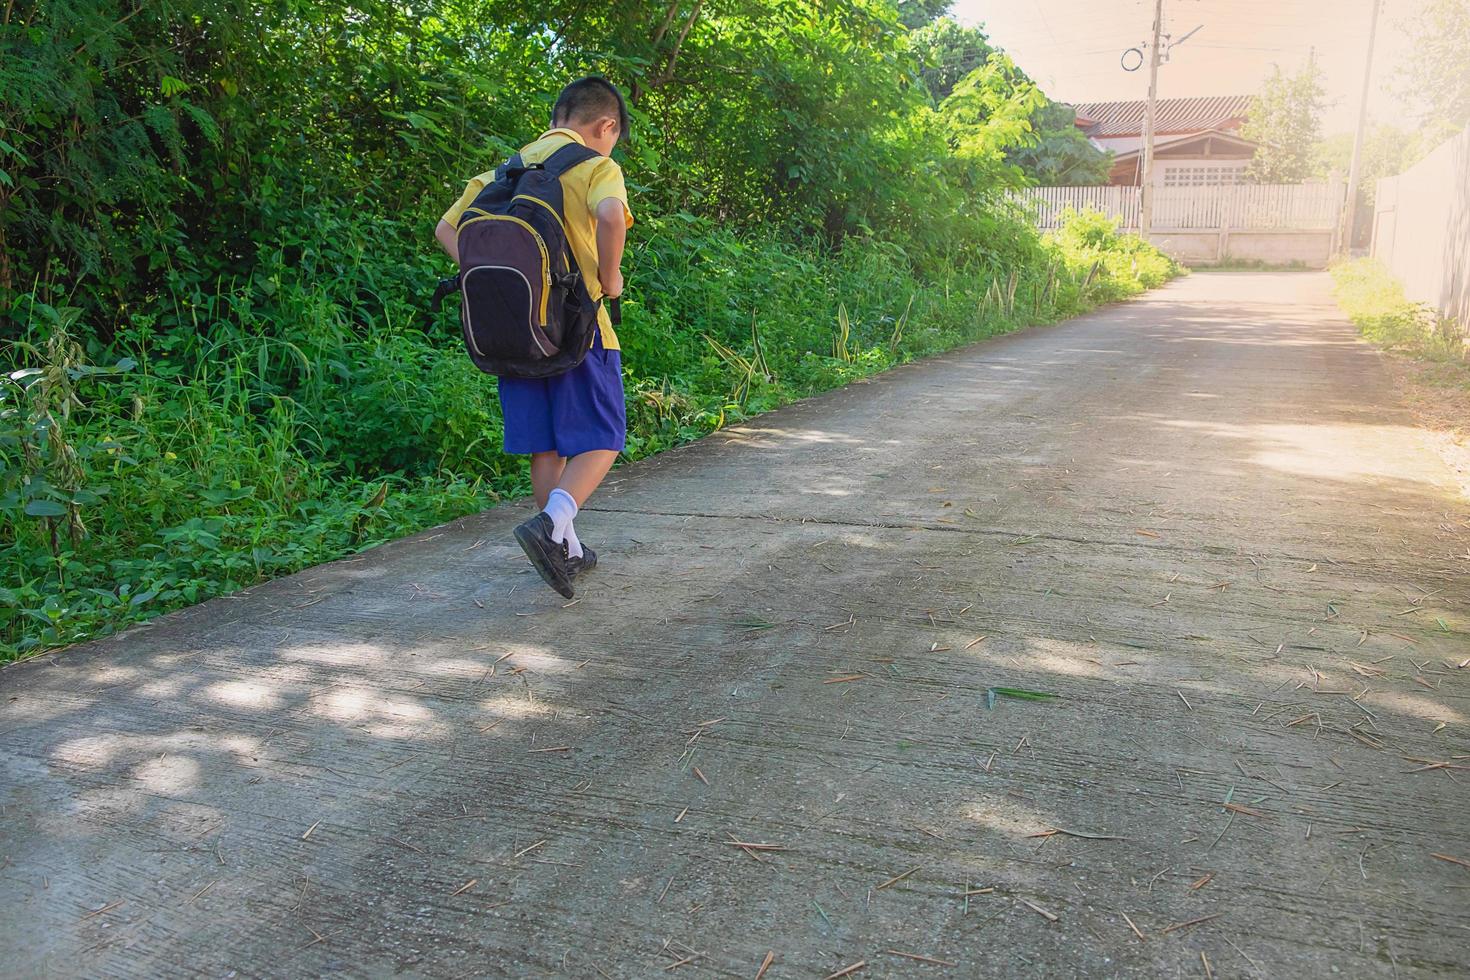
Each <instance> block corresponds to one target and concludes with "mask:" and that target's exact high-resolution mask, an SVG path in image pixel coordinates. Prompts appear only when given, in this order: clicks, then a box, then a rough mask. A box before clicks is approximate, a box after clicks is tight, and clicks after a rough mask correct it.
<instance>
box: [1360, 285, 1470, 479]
mask: <svg viewBox="0 0 1470 980" xmlns="http://www.w3.org/2000/svg"><path fill="white" fill-rule="evenodd" d="M1332 278H1333V282H1334V288H1333V293H1334V295H1335V297H1336V298H1337V303H1338V305H1339V306H1340V307H1342V310H1343V312H1344V313H1346V314H1347V315H1348V318H1349V319H1351V320H1352V321H1353V323H1355V324H1357V326H1358V329H1359V330H1360V331H1362V333H1363V336H1364V337H1365V338H1367V339H1368V340H1370V341H1372V342H1373V343H1375V344H1377V345H1379V346H1380V347H1382V348H1383V349H1384V350H1385V351H1387V352H1388V353H1389V354H1390V355H1391V360H1390V361H1389V365H1388V366H1389V369H1390V372H1391V373H1392V375H1393V376H1394V378H1395V382H1396V384H1397V386H1398V389H1399V393H1400V396H1401V397H1402V398H1403V400H1404V402H1405V404H1407V406H1408V407H1409V409H1410V411H1411V412H1412V413H1413V414H1414V417H1415V419H1416V420H1417V422H1418V423H1419V424H1420V425H1421V426H1423V427H1424V428H1426V429H1428V430H1430V431H1432V432H1433V433H1435V448H1436V450H1437V451H1438V452H1439V454H1440V455H1441V456H1442V457H1443V458H1444V460H1445V463H1446V464H1447V465H1448V466H1449V467H1450V469H1451V471H1452V472H1453V473H1454V474H1455V476H1456V478H1457V479H1458V480H1459V482H1460V486H1461V491H1462V493H1464V494H1465V495H1466V496H1467V497H1470V346H1467V339H1470V337H1467V333H1466V324H1463V323H1458V322H1457V321H1455V320H1452V319H1449V318H1447V317H1444V316H1441V315H1440V314H1439V313H1438V311H1437V310H1435V309H1433V308H1432V307H1429V306H1426V305H1424V304H1422V303H1414V302H1412V301H1410V300H1409V299H1407V298H1406V297H1405V296H1404V290H1403V286H1402V284H1401V283H1399V281H1398V280H1397V279H1396V278H1395V277H1394V276H1393V274H1392V273H1391V272H1389V270H1388V268H1387V267H1386V266H1384V265H1383V263H1381V262H1379V261H1377V260H1376V259H1354V260H1352V261H1349V262H1343V263H1341V264H1339V265H1336V266H1334V267H1333V268H1332Z"/></svg>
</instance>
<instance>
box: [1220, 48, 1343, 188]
mask: <svg viewBox="0 0 1470 980" xmlns="http://www.w3.org/2000/svg"><path fill="white" fill-rule="evenodd" d="M1324 95H1325V90H1324V89H1323V87H1322V69H1321V68H1319V67H1317V62H1316V61H1315V60H1312V59H1309V60H1308V61H1307V63H1306V65H1305V66H1304V67H1303V68H1302V70H1301V71H1299V72H1297V73H1296V74H1295V75H1287V74H1284V73H1283V72H1282V71H1281V68H1280V66H1277V67H1275V68H1273V69H1272V71H1271V77H1270V78H1268V79H1266V84H1265V85H1264V86H1263V87H1262V88H1261V92H1260V94H1259V95H1257V96H1256V101H1255V105H1253V106H1252V107H1251V112H1250V117H1249V118H1248V119H1246V122H1245V125H1244V126H1242V127H1241V128H1240V135H1241V136H1242V137H1243V138H1245V139H1248V140H1250V141H1251V142H1253V143H1255V144H1256V155H1255V157H1254V158H1253V159H1252V160H1251V162H1250V166H1248V167H1247V168H1246V179H1248V180H1250V181H1252V182H1254V183H1258V184H1293V183H1297V182H1298V181H1303V180H1307V179H1308V178H1310V177H1311V176H1312V174H1313V172H1314V169H1315V154H1316V151H1317V145H1318V144H1319V143H1320V142H1321V140H1322V100H1323V96H1324Z"/></svg>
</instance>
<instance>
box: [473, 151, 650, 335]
mask: <svg viewBox="0 0 1470 980" xmlns="http://www.w3.org/2000/svg"><path fill="white" fill-rule="evenodd" d="M573 141H576V142H578V143H583V145H586V144H585V143H584V141H583V140H582V137H581V136H579V135H578V134H577V133H576V132H575V131H574V130H570V129H560V128H558V129H552V130H549V131H547V132H545V133H542V134H541V137H540V138H539V139H537V140H536V142H534V143H530V144H528V145H527V146H526V147H524V148H523V149H522V150H521V159H522V160H523V161H525V162H526V163H542V162H544V161H545V160H546V158H547V157H549V156H551V155H552V154H553V153H555V152H556V151H557V150H559V149H561V148H562V147H563V146H566V145H567V144H568V143H570V142H573ZM494 181H495V171H493V170H491V171H488V172H486V173H483V174H480V175H479V176H478V177H472V178H471V179H470V182H469V184H468V185H467V186H466V187H465V189H464V193H463V194H461V195H460V198H459V200H458V201H455V202H454V206H453V207H451V208H450V209H449V210H448V211H445V212H444V220H445V221H447V222H448V223H449V224H451V225H453V226H455V227H456V228H458V227H459V219H460V217H461V216H462V215H463V214H464V211H465V208H467V207H469V206H470V205H471V204H473V203H475V198H476V197H478V196H479V194H480V191H482V190H484V189H485V187H486V186H487V185H488V184H491V183H493V182H494ZM561 191H562V205H563V207H564V209H565V210H566V228H567V243H568V244H569V245H571V248H572V256H573V257H574V258H575V259H576V260H577V268H578V269H580V270H581V272H582V280H583V282H585V283H586V284H587V292H589V293H591V294H592V299H593V300H594V301H595V300H599V299H601V298H602V280H601V279H600V278H599V277H598V274H597V206H598V205H599V204H601V203H602V202H603V201H606V200H608V199H609V198H612V199H614V200H617V201H621V202H622V205H623V216H624V218H625V219H626V220H627V222H628V227H629V228H631V227H633V213H632V212H631V211H629V210H628V189H627V187H626V186H624V184H623V168H621V167H619V166H618V165H617V162H616V161H614V160H613V159H612V158H611V157H602V156H600V157H598V158H597V159H595V160H588V161H586V162H585V163H579V164H577V165H576V166H575V167H573V168H572V169H571V170H568V171H567V172H566V173H564V174H562V175H561ZM597 322H598V325H599V326H600V327H602V346H604V347H606V348H607V349H608V350H617V349H618V335H617V334H616V333H614V332H613V327H612V320H611V319H610V318H609V317H608V315H607V309H606V308H605V307H603V306H601V305H599V306H598V308H597Z"/></svg>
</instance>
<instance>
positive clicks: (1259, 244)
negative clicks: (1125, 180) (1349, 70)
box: [1014, 183, 1345, 268]
mask: <svg viewBox="0 0 1470 980" xmlns="http://www.w3.org/2000/svg"><path fill="white" fill-rule="evenodd" d="M1142 195H1143V192H1142V190H1141V189H1140V188H1138V187H1112V186H1107V187H1029V188H1026V189H1025V190H1022V191H1017V192H1016V193H1015V195H1014V197H1015V199H1016V200H1017V201H1018V202H1019V203H1020V204H1021V207H1022V209H1023V210H1025V211H1026V212H1027V213H1028V215H1029V216H1030V218H1031V220H1032V221H1033V222H1034V223H1035V224H1036V226H1037V227H1038V228H1041V229H1043V230H1051V229H1055V228H1060V227H1061V224H1062V214H1063V212H1065V211H1066V209H1068V208H1072V209H1073V210H1076V211H1085V210H1087V209H1088V208H1092V209H1095V210H1098V211H1101V212H1103V213H1104V214H1108V215H1111V216H1113V217H1115V218H1118V219H1120V222H1121V224H1122V227H1123V229H1124V230H1125V231H1137V230H1138V228H1139V224H1140V221H1139V219H1140V216H1141V213H1142V210H1143V201H1142ZM1344 196H1345V195H1344V193H1343V187H1342V185H1341V184H1340V183H1329V184H1236V185H1233V186H1219V187H1158V188H1155V190H1154V202H1153V203H1154V214H1153V228H1152V231H1151V234H1150V236H1149V237H1150V240H1151V241H1153V243H1154V244H1156V245H1158V246H1159V247H1160V248H1162V249H1164V250H1165V251H1167V252H1169V253H1170V254H1172V255H1173V256H1174V257H1175V258H1177V259H1180V260H1181V261H1184V262H1197V263H1217V262H1223V261H1227V260H1231V259H1245V260H1256V261H1260V262H1266V263H1270V264H1278V263H1280V264H1286V263H1291V264H1300V265H1308V266H1313V267H1317V268H1320V267H1322V266H1325V265H1326V264H1327V260H1328V259H1329V258H1330V257H1331V256H1332V252H1333V246H1334V244H1335V241H1336V237H1337V228H1338V223H1339V221H1340V219H1341V214H1342V205H1343V199H1344Z"/></svg>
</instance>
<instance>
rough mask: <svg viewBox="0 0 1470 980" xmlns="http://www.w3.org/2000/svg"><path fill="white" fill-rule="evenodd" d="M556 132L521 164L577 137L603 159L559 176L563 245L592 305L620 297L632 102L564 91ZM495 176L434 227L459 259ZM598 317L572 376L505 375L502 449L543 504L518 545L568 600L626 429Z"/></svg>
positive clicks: (583, 90) (483, 177)
mask: <svg viewBox="0 0 1470 980" xmlns="http://www.w3.org/2000/svg"><path fill="white" fill-rule="evenodd" d="M551 126H552V128H551V129H550V130H548V131H547V132H545V133H542V134H541V136H540V138H539V139H537V140H536V141H535V142H533V143H530V144H529V145H527V146H526V147H525V148H523V149H522V150H521V159H522V160H523V161H524V162H526V163H528V164H535V163H541V162H543V161H545V160H546V158H548V157H550V156H551V154H552V153H554V152H556V151H557V150H559V149H561V148H562V147H563V146H566V145H567V144H568V143H569V142H572V141H576V142H578V143H581V144H583V145H584V146H587V147H588V148H590V149H593V150H596V151H597V153H598V154H600V155H599V156H597V157H595V158H593V159H590V160H587V161H585V162H583V163H580V164H578V165H577V166H575V167H573V168H571V169H570V170H568V171H567V172H566V173H564V174H563V175H562V177H561V183H562V197H563V203H564V210H565V212H566V214H565V219H566V221H565V223H566V231H567V241H568V243H569V245H570V246H571V250H572V255H573V257H574V258H575V259H576V262H577V267H578V268H579V269H580V270H581V273H582V278H583V281H584V282H585V283H586V285H587V291H588V292H589V293H590V294H591V296H592V299H593V300H594V301H597V300H601V299H604V298H605V299H609V300H612V299H616V298H617V297H618V296H620V295H621V294H622V292H623V274H622V271H621V267H622V259H623V244H624V241H625V239H626V236H627V233H628V229H629V228H631V227H632V225H633V215H632V212H630V211H629V209H628V192H627V189H626V188H625V186H624V184H623V172H622V169H621V168H619V166H618V165H617V163H615V162H614V161H613V160H612V159H611V157H610V156H609V154H611V153H612V150H613V147H614V146H616V145H617V143H618V140H619V139H621V138H622V137H623V136H625V135H627V132H628V109H627V106H626V105H625V104H624V102H623V96H622V94H621V93H620V92H619V91H618V90H617V88H616V86H614V85H613V84H612V83H611V82H609V81H608V80H607V79H605V78H601V77H598V76H589V77H587V78H583V79H579V80H578V81H575V82H572V83H571V84H570V85H568V86H567V87H566V88H564V89H562V92H561V95H559V96H558V97H557V100H556V105H555V107H554V108H553V109H552V114H551ZM494 179H495V174H494V172H493V171H492V172H489V173H483V174H480V175H479V176H478V177H475V178H474V179H473V180H471V181H470V182H469V186H468V187H466V188H465V192H464V194H462V195H461V196H460V199H459V200H458V201H457V202H455V204H454V206H453V207H451V208H450V209H449V210H448V211H446V212H445V213H444V217H443V218H441V219H440V221H439V225H438V227H437V228H436V229H435V230H434V237H435V238H437V239H438V240H439V244H441V245H442V246H444V250H445V251H446V252H448V253H449V255H450V257H451V258H453V259H454V260H455V262H458V261H459V248H458V244H457V240H456V228H457V226H458V224H459V219H460V217H461V216H462V215H463V214H464V211H465V209H466V208H467V207H469V206H470V204H471V203H473V202H474V200H475V197H476V195H478V194H479V193H480V191H481V190H482V189H484V187H485V186H486V185H487V184H489V183H491V182H492V181H494ZM597 318H598V324H599V327H600V329H599V330H598V331H597V336H596V337H595V338H594V339H593V342H592V349H591V350H590V351H588V353H587V357H586V359H585V360H583V361H582V363H581V364H579V365H578V366H577V367H576V368H574V369H573V370H571V371H569V372H567V373H566V374H561V375H557V376H555V377H551V378H543V379H532V380H527V379H522V378H501V379H500V406H501V414H502V415H503V416H504V418H505V451H506V452H507V453H513V454H518V455H523V454H530V457H531V485H532V487H533V488H534V489H535V492H536V504H537V506H539V507H540V508H541V511H540V513H538V514H537V515H536V516H535V517H532V518H531V519H530V520H528V521H526V522H524V523H523V524H521V525H520V526H519V527H517V528H516V529H515V536H516V541H517V542H518V543H519V544H520V546H521V548H522V549H523V550H524V551H525V552H526V557H528V558H530V559H531V564H533V565H534V566H535V567H536V571H537V572H539V573H540V575H541V578H542V579H543V580H545V582H546V584H547V585H549V586H551V587H552V588H553V589H555V590H556V591H557V592H560V593H561V594H562V595H563V596H565V597H566V598H568V599H570V598H572V594H573V593H572V579H574V578H575V577H576V576H577V575H578V574H580V573H582V572H586V571H590V570H591V569H592V568H593V567H595V566H596V564H597V556H596V554H595V553H594V552H593V551H592V549H590V548H584V547H583V546H582V544H581V542H580V541H578V540H577V532H576V530H575V529H574V528H573V526H572V520H573V519H574V518H575V517H576V516H577V509H578V508H579V507H581V506H582V505H583V504H585V503H586V502H587V498H588V497H590V496H592V492H593V491H594V490H596V489H597V486H598V484H600V483H601V482H602V480H603V477H605V476H607V473H608V470H610V469H611V468H612V465H613V461H614V460H616V459H617V457H618V453H619V452H621V451H622V449H623V442H624V438H625V435H626V429H627V415H626V407H625V405H624V401H623V376H622V360H621V353H620V350H619V347H618V338H617V334H615V333H614V332H613V327H612V321H611V319H610V318H609V316H608V313H607V310H606V308H605V307H604V305H603V304H601V303H599V304H598V312H597Z"/></svg>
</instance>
